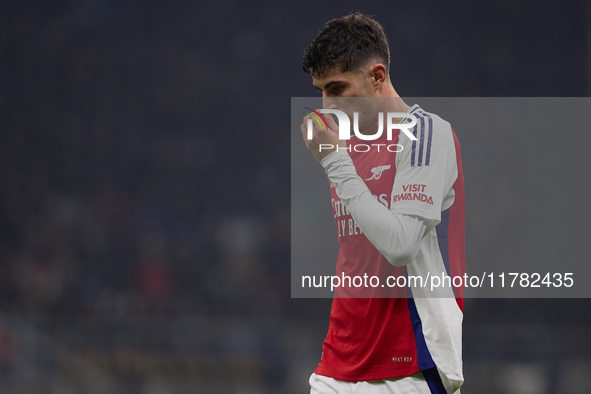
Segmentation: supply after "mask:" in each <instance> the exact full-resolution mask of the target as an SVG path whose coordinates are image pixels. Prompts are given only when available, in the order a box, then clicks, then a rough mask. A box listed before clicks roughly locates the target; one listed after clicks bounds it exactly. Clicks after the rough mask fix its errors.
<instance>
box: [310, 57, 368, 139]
mask: <svg viewBox="0 0 591 394" xmlns="http://www.w3.org/2000/svg"><path fill="white" fill-rule="evenodd" d="M312 83H313V85H314V87H316V89H318V90H319V91H320V92H322V106H323V108H326V109H339V110H341V111H343V112H345V113H346V114H347V115H348V116H349V119H351V120H353V112H358V113H359V126H360V128H364V127H368V128H369V127H372V126H371V124H372V123H373V122H372V120H374V121H375V119H376V115H377V106H376V103H377V101H378V100H376V99H372V98H374V97H379V96H380V95H379V89H378V87H379V86H378V84H376V78H375V76H374V73H373V71H372V68H371V67H369V66H368V67H363V68H362V69H361V70H357V71H346V72H341V71H340V70H339V69H338V68H337V67H331V68H328V69H327V70H326V71H325V72H324V73H323V74H322V75H319V76H318V75H317V76H314V75H313V76H312ZM373 131H374V132H375V130H373ZM362 132H363V131H362Z"/></svg>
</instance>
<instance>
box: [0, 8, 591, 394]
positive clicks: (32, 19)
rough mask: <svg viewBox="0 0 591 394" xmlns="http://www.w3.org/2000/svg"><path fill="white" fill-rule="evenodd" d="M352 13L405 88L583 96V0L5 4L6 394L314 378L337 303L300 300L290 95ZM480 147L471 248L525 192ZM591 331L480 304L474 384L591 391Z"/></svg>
mask: <svg viewBox="0 0 591 394" xmlns="http://www.w3.org/2000/svg"><path fill="white" fill-rule="evenodd" d="M355 10H360V11H363V12H365V13H368V14H371V15H375V16H376V17H377V19H378V20H380V21H381V22H382V24H383V25H384V27H385V29H386V32H387V34H388V36H389V38H390V41H391V49H392V61H393V65H392V77H393V80H394V85H395V86H396V88H397V90H398V92H399V93H400V94H401V95H403V96H413V97H421V96H434V97H437V96H439V97H446V96H447V97H451V96H564V97H566V96H589V93H590V90H591V77H590V76H591V71H590V69H591V40H590V37H591V6H590V4H589V2H588V1H582V0H581V1H564V2H555V3H552V4H550V3H548V4H547V3H546V2H543V3H541V2H538V3H536V2H525V1H509V0H494V1H490V2H472V3H471V4H469V5H466V4H465V3H464V2H457V1H451V2H430V3H429V4H427V3H418V2H413V3H411V4H409V3H408V2H405V3H403V2H393V1H377V0H369V1H366V2H364V4H363V5H361V4H360V3H357V4H356V3H354V2H349V1H345V2H340V3H339V5H338V6H332V5H330V4H328V3H318V2H309V1H304V2H293V3H290V2H287V3H282V2H277V1H268V0H261V1H255V2H253V3H249V2H241V1H237V0H234V1H232V0H230V1H213V0H205V1H167V2H164V1H160V2H156V1H149V2H141V1H131V0H78V1H73V0H56V1H51V2H46V1H2V2H0V163H1V164H0V393H48V394H58V393H59V394H69V393H142V394H168V393H209V394H216V393H224V394H228V393H236V394H259V393H262V394H267V393H287V394H290V393H304V392H306V391H307V387H308V386H307V378H308V376H309V374H310V373H311V372H312V370H313V369H314V367H315V366H316V364H317V362H318V360H319V357H320V352H321V342H322V339H323V336H324V334H325V332H326V328H327V323H328V313H329V308H330V300H304V299H291V298H290V289H289V283H290V278H289V275H290V265H289V264H290V263H289V256H290V232H289V228H290V217H289V207H290V205H289V203H290V202H289V196H290V190H289V171H290V162H289V135H288V130H289V102H290V97H292V96H310V95H314V94H315V93H314V91H313V89H312V88H311V85H310V81H309V77H308V76H307V75H305V74H304V73H303V72H302V71H301V67H300V58H301V52H302V50H303V48H304V47H305V45H306V44H307V43H308V42H309V41H310V40H311V39H312V38H313V36H314V35H315V33H316V32H317V30H318V29H319V28H320V27H321V26H322V24H323V23H324V21H326V20H327V19H330V18H333V17H337V16H340V15H342V14H343V13H345V12H348V11H355ZM588 131H589V130H581V133H588ZM460 138H461V136H460ZM590 140H591V137H590ZM463 151H464V152H470V146H467V145H463ZM470 160H478V157H476V156H475V155H472V156H471V158H470V155H469V154H468V156H466V158H465V160H464V166H465V168H466V174H467V181H466V185H467V201H468V208H467V209H468V212H467V217H468V228H467V231H468V250H467V252H468V261H469V260H470V258H475V257H476V256H480V255H481V254H482V250H481V249H479V248H480V247H482V246H483V245H489V247H494V245H493V246H490V245H491V242H492V241H491V239H492V238H491V236H490V235H491V232H494V231H502V230H503V229H502V228H500V229H499V227H494V226H493V225H491V227H490V228H488V226H487V223H482V222H478V218H479V217H482V216H479V215H478V214H477V212H476V211H477V210H479V209H480V210H482V209H490V210H492V212H497V211H503V210H504V209H506V208H508V207H509V205H510V204H511V199H510V198H504V199H500V200H498V204H499V205H496V206H494V207H491V206H486V207H482V206H479V205H478V196H481V195H483V194H487V193H491V192H494V191H490V190H485V189H483V190H474V189H471V188H470V178H469V176H473V177H477V176H482V175H483V174H476V173H470V172H469V171H470ZM588 170H589V168H583V169H581V171H580V172H582V173H583V174H585V173H586V171H588ZM486 176H490V177H501V176H503V174H502V173H499V172H496V173H495V172H491V173H489V174H486ZM581 176H583V177H584V176H585V175H581V174H579V177H581ZM471 196H472V197H473V199H472V202H471V201H470V198H471ZM503 204H504V205H503ZM557 204H558V205H559V203H557ZM560 208H565V207H560ZM471 212H474V215H472V216H470V213H471ZM511 219H513V220H519V219H520V218H511ZM499 223H500V224H503V223H505V224H506V223H509V224H510V223H511V222H510V221H509V222H503V221H501V222H496V223H495V224H494V225H497V226H498V225H499ZM531 225H533V226H536V225H538V224H537V223H531ZM523 227H524V228H527V226H523ZM583 229H584V233H583V237H582V239H586V238H587V237H588V235H589V229H588V226H583ZM557 247H560V245H557ZM506 253H507V254H510V253H511V251H510V250H508V251H506ZM564 253H565V254H564V255H565V258H569V259H576V258H589V255H588V254H587V255H585V256H577V255H576V254H575V255H573V254H572V253H571V254H570V255H569V253H568V250H565V252H564ZM587 262H588V261H587ZM590 328H591V302H590V301H589V300H478V299H476V300H467V302H466V318H465V334H464V337H465V341H464V348H465V349H464V363H465V375H466V379H467V382H466V385H465V389H464V390H462V392H463V393H467V394H470V393H480V394H496V393H523V394H529V393H531V394H534V393H535V394H548V393H588V392H590V390H591V389H589V387H591V374H589V371H590V370H591V339H590V338H589V330H590Z"/></svg>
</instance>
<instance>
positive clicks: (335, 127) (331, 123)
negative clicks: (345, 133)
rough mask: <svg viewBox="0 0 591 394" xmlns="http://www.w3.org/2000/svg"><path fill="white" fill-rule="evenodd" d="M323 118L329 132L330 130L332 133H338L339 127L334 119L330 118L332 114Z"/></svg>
mask: <svg viewBox="0 0 591 394" xmlns="http://www.w3.org/2000/svg"><path fill="white" fill-rule="evenodd" d="M318 111H320V110H318ZM323 117H324V119H325V120H326V124H327V126H328V128H329V130H332V131H335V132H338V131H339V125H338V124H337V122H336V121H335V119H334V117H333V116H332V114H325V115H324V116H323Z"/></svg>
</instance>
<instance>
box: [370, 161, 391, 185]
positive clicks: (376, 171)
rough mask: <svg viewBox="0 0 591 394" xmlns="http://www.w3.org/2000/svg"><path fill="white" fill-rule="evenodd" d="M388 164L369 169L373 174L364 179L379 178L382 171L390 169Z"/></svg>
mask: <svg viewBox="0 0 591 394" xmlns="http://www.w3.org/2000/svg"><path fill="white" fill-rule="evenodd" d="M390 167H391V166H390V164H388V165H385V166H378V167H374V168H372V169H371V173H372V174H373V175H372V176H371V177H369V178H367V179H366V181H371V180H372V179H380V178H381V177H382V172H384V171H386V170H389V169H390Z"/></svg>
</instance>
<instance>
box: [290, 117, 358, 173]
mask: <svg viewBox="0 0 591 394" xmlns="http://www.w3.org/2000/svg"><path fill="white" fill-rule="evenodd" d="M317 111H319V110H317ZM323 118H324V119H325V120H326V124H327V126H328V130H324V125H323V127H322V129H321V128H320V126H318V123H316V121H314V119H312V118H311V116H310V115H308V116H306V117H305V118H304V121H303V123H302V125H301V126H300V129H301V130H302V137H303V138H304V142H305V143H306V147H307V148H308V150H309V151H310V152H311V153H312V155H313V156H314V158H315V159H316V161H318V162H319V163H320V161H321V160H322V159H324V158H325V157H326V156H328V155H329V154H331V153H332V152H334V151H336V150H337V147H339V149H341V148H342V149H346V148H347V142H346V141H345V140H339V126H338V125H337V123H336V122H335V120H334V118H333V117H332V116H331V115H325V116H323ZM308 119H311V120H312V127H313V131H312V139H311V140H308Z"/></svg>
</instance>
